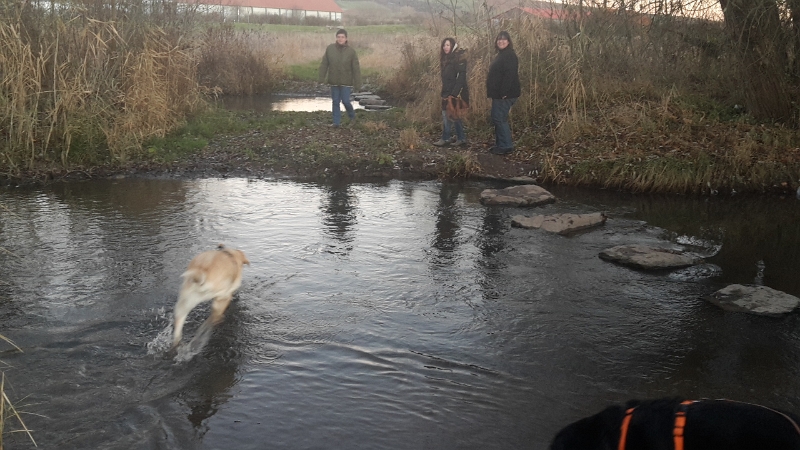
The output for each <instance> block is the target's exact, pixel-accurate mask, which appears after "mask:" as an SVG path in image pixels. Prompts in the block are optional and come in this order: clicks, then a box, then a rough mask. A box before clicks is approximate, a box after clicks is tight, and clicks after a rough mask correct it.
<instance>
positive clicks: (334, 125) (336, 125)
mask: <svg viewBox="0 0 800 450" xmlns="http://www.w3.org/2000/svg"><path fill="white" fill-rule="evenodd" d="M328 126H329V127H331V128H339V124H338V123H332V124H330V125H328Z"/></svg>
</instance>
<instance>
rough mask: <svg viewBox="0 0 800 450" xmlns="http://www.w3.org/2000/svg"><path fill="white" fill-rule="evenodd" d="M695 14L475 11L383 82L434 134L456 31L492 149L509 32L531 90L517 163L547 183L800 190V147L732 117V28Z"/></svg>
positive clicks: (474, 109)
mask: <svg viewBox="0 0 800 450" xmlns="http://www.w3.org/2000/svg"><path fill="white" fill-rule="evenodd" d="M565 3H574V4H578V3H579V2H577V1H575V2H571V1H568V2H565ZM595 3H598V4H601V3H602V2H595ZM656 3H658V2H655V3H653V5H656ZM696 3H697V4H698V5H700V6H702V8H701V7H700V6H698V8H697V9H696V10H694V11H689V10H687V9H686V8H684V9H683V10H682V11H680V12H681V15H677V14H671V13H670V12H669V11H664V10H663V9H662V10H660V11H652V12H653V14H651V15H644V14H639V13H622V12H620V11H617V10H609V9H602V8H594V9H591V10H590V9H589V8H586V9H585V10H584V11H583V12H584V14H581V13H580V11H581V10H580V8H578V7H577V6H574V5H572V6H570V5H568V8H571V9H568V11H570V12H571V13H570V14H569V15H567V16H566V17H565V19H564V20H562V21H551V20H546V19H541V18H537V17H532V16H528V15H524V14H520V15H516V16H513V15H511V16H507V17H505V18H504V19H498V16H497V15H496V12H494V11H490V10H489V9H487V8H482V7H481V6H480V5H478V6H476V7H475V8H473V10H472V11H473V12H472V14H471V15H462V16H459V18H458V20H459V23H458V24H457V25H458V27H456V26H455V25H454V24H453V23H452V22H451V23H446V24H444V25H442V24H441V23H439V24H436V26H433V25H432V26H431V29H432V30H440V31H439V33H438V34H437V36H435V37H429V38H428V39H426V40H417V41H409V42H408V43H406V44H405V46H404V47H403V49H402V54H401V58H400V67H399V69H398V70H397V71H396V72H395V73H393V74H392V75H391V76H389V77H388V78H387V79H386V81H385V85H386V86H387V89H389V90H390V92H391V94H392V95H393V96H396V97H400V98H404V99H406V100H408V101H409V102H411V105H410V106H409V107H408V108H406V112H407V115H408V118H409V119H410V120H411V121H412V122H413V123H415V124H417V126H418V127H421V128H426V127H427V128H428V129H431V130H432V129H433V128H437V127H439V126H440V121H441V119H440V114H441V113H440V107H439V98H438V97H439V89H440V87H441V81H440V78H439V72H440V71H439V66H438V52H439V48H438V46H439V43H440V42H441V40H442V39H443V38H444V37H445V36H448V35H453V34H455V31H458V33H459V34H458V35H457V36H456V38H457V40H458V42H459V46H461V47H462V48H463V47H466V48H467V49H468V53H467V55H468V61H469V73H468V83H469V87H470V91H471V108H470V114H469V116H468V118H467V122H468V124H471V125H472V126H471V127H470V129H471V130H472V131H471V132H470V133H471V134H472V135H475V134H478V135H479V136H481V135H482V136H486V137H487V140H488V136H487V135H488V133H490V132H491V125H490V124H489V123H488V111H489V109H490V101H489V99H487V98H486V96H485V87H484V86H485V81H486V74H487V72H488V67H489V65H490V63H491V61H492V59H493V58H494V55H495V51H494V38H495V36H496V33H497V32H498V31H499V30H501V29H505V30H508V31H509V32H510V34H511V36H512V39H513V43H514V48H515V51H516V53H517V56H518V58H519V75H520V80H521V83H522V95H521V98H520V100H519V101H518V102H517V103H516V104H515V106H514V108H513V109H512V113H511V117H510V119H511V122H512V129H513V133H514V138H515V140H516V141H517V146H518V147H519V148H520V150H521V152H518V153H517V154H518V155H524V157H525V158H526V159H529V160H534V161H537V163H536V164H537V165H538V166H539V172H540V174H541V178H542V180H543V181H554V182H563V183H583V184H596V185H602V186H607V187H617V188H624V189H629V190H642V191H659V190H661V191H672V192H676V191H679V192H709V191H717V190H723V189H728V190H742V189H744V190H760V189H763V188H765V187H767V186H770V185H773V184H775V183H781V182H783V181H788V183H789V184H790V185H791V184H795V185H796V184H797V183H800V162H798V161H797V160H796V159H793V157H787V156H788V155H789V154H794V153H796V152H793V148H795V147H796V146H797V145H798V143H800V136H798V134H797V133H796V132H794V131H792V130H790V129H785V128H780V127H778V128H775V127H772V126H771V125H767V128H769V129H770V130H771V133H770V136H767V137H766V138H765V137H764V136H763V133H761V132H759V129H761V128H763V126H762V125H760V124H755V123H754V122H752V120H751V119H749V118H748V117H747V116H746V115H742V114H741V112H737V111H738V110H737V109H736V107H735V106H736V105H741V104H744V96H743V93H742V90H741V88H740V86H741V82H740V79H739V78H738V76H739V75H737V74H738V73H739V71H738V70H737V68H736V65H737V63H738V62H737V59H736V57H735V53H734V52H733V51H732V50H731V48H730V47H729V44H728V40H729V38H728V36H727V35H726V34H725V30H724V24H723V23H722V22H720V21H716V20H709V18H710V17H704V16H702V14H704V13H708V12H709V11H710V10H708V9H703V8H707V7H708V4H709V2H705V3H703V2H696ZM582 4H583V5H590V4H592V2H586V1H584V2H582ZM658 4H662V6H663V2H662V3H658ZM553 5H554V8H557V6H556V4H555V3H554V4H553ZM558 8H560V5H559V6H558ZM586 12H590V14H586ZM692 14H694V15H692ZM481 133H483V134H481ZM726 136H727V138H726ZM782 154H783V155H782ZM781 155H782V156H781Z"/></svg>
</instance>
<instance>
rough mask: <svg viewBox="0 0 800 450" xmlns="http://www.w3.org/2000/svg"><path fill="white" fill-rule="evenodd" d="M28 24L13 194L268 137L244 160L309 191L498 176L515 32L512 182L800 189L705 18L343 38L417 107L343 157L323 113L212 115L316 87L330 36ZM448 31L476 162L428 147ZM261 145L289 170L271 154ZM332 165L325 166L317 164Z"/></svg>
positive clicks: (793, 168)
mask: <svg viewBox="0 0 800 450" xmlns="http://www.w3.org/2000/svg"><path fill="white" fill-rule="evenodd" d="M354 3H357V2H354ZM23 13H24V11H22V12H20V14H19V15H18V16H16V18H15V19H14V20H11V19H8V18H5V19H3V21H2V22H0V32H2V33H5V36H7V37H8V38H9V39H8V41H9V42H11V43H12V44H13V45H11V44H10V45H6V46H5V47H3V48H2V49H0V58H2V61H1V62H2V63H3V67H4V68H6V69H5V70H6V72H5V73H6V76H5V77H4V79H3V80H2V83H3V84H2V85H0V90H1V92H2V99H3V103H1V104H0V132H2V134H3V136H4V137H6V139H5V141H4V143H3V147H2V148H1V149H0V173H2V174H4V175H5V176H6V177H7V178H8V177H33V178H37V177H39V178H44V177H47V178H51V177H53V176H58V175H57V174H59V173H62V174H63V173H74V172H88V173H111V172H114V171H125V170H129V169H130V168H131V167H140V168H154V170H160V169H163V168H169V167H177V166H181V165H183V166H184V167H188V166H189V165H194V166H198V160H199V159H201V158H203V157H213V156H214V155H215V151H216V150H215V149H219V148H225V154H226V155H228V156H231V155H234V154H236V152H237V150H236V148H235V146H229V145H227V144H225V142H224V141H225V140H226V139H234V140H235V139H244V140H246V141H247V142H250V140H249V139H250V138H249V137H248V136H251V135H253V133H255V132H257V131H258V132H264V131H263V130H269V132H270V133H271V136H272V138H271V141H270V142H268V143H267V142H261V143H260V144H258V146H257V145H256V144H252V146H251V147H247V146H245V147H243V148H242V149H240V150H239V156H237V158H239V159H237V161H244V162H247V161H251V162H253V164H255V166H257V167H258V168H259V170H271V171H275V172H279V171H281V170H284V169H286V170H285V172H289V173H292V174H297V175H303V176H314V175H320V174H322V175H324V173H325V172H321V170H322V169H324V168H327V170H328V172H331V171H333V172H337V173H341V174H345V173H347V170H349V169H350V168H352V167H359V170H363V171H369V172H371V173H382V174H383V175H384V176H394V174H396V173H397V169H395V167H400V168H401V172H402V171H406V173H408V171H411V170H419V171H420V173H419V175H420V176H459V177H469V176H477V175H485V174H487V173H488V172H491V171H492V170H497V167H494V166H495V165H494V163H493V162H492V161H491V160H487V159H486V158H485V156H486V155H485V153H486V152H485V150H486V148H487V147H488V146H489V145H490V144H491V142H492V139H493V135H492V127H491V125H490V123H489V121H488V111H489V108H490V101H489V100H488V99H487V98H485V95H484V92H485V91H484V87H483V86H484V83H485V77H486V73H487V71H488V67H489V64H490V63H491V60H492V58H493V57H494V49H493V44H494V36H495V35H496V33H497V32H498V31H499V30H500V29H506V30H508V31H509V32H510V33H511V35H512V37H513V39H514V46H515V49H516V52H517V54H518V56H519V60H520V78H521V80H522V87H523V89H522V90H523V92H522V96H521V98H520V100H519V101H518V102H517V104H516V105H515V106H514V108H513V110H512V114H511V121H512V128H513V135H514V139H515V146H516V152H514V153H513V154H512V155H510V156H508V157H505V158H504V160H506V161H508V162H509V164H516V165H515V166H514V167H517V168H518V169H519V170H523V169H521V168H524V169H525V170H526V172H525V173H518V174H516V175H531V176H533V177H534V178H536V179H537V180H538V181H540V182H542V183H562V184H575V185H588V186H597V187H602V188H611V189H623V190H629V191H637V192H674V193H693V194H709V193H725V192H733V191H736V192H764V191H780V192H789V191H794V190H795V189H797V187H798V185H800V163H798V161H800V155H798V148H800V135H798V132H797V127H796V126H795V124H794V122H796V120H794V122H792V121H784V122H781V123H765V122H764V121H757V120H755V119H754V118H753V117H752V116H750V115H749V114H748V112H747V111H746V110H745V109H743V108H741V107H740V105H742V104H744V94H743V93H742V89H741V86H742V84H743V82H742V80H741V79H740V78H739V76H740V75H739V73H740V72H739V71H737V70H736V64H737V62H736V59H735V58H734V56H733V53H732V52H731V49H730V48H729V46H728V45H727V44H726V37H725V34H724V29H723V27H722V24H721V23H719V22H714V21H709V20H704V19H702V18H693V19H691V20H687V19H680V20H678V19H677V18H675V17H669V16H664V17H660V18H659V21H658V22H656V21H652V22H649V23H646V24H645V23H643V22H642V21H641V20H639V18H637V17H625V16H621V15H618V14H613V15H604V14H592V15H591V16H588V17H584V18H583V19H582V20H580V21H569V20H565V21H562V22H559V23H556V22H551V21H544V20H541V19H536V18H530V17H516V18H510V19H508V20H505V21H501V22H497V21H495V20H489V19H490V18H491V17H493V16H492V15H491V14H492V13H491V11H480V10H479V9H478V10H476V11H473V12H471V13H470V15H464V16H460V17H461V18H460V19H458V20H459V21H460V22H458V23H455V24H454V23H452V22H450V23H448V22H447V21H446V20H444V19H443V16H438V17H432V18H429V19H428V20H426V22H425V23H424V24H422V25H415V26H399V25H368V26H358V25H353V26H350V25H348V26H347V28H348V31H349V34H350V43H351V44H352V45H353V46H354V47H355V48H356V50H357V51H358V53H359V58H360V61H361V66H362V69H363V72H364V74H365V78H366V79H367V80H366V81H367V82H368V83H369V84H370V85H371V87H372V88H376V89H378V90H379V91H380V92H381V93H382V94H384V95H385V96H390V97H392V98H394V99H395V100H396V101H398V102H401V103H402V104H403V105H404V106H405V107H404V108H403V109H397V110H395V111H394V112H392V113H387V114H383V115H380V114H374V115H373V114H370V115H369V116H365V117H368V118H369V120H367V121H366V122H359V124H358V125H356V126H355V127H354V128H352V129H349V131H348V132H350V133H351V134H353V133H354V134H353V135H352V136H349V135H348V136H346V137H347V138H346V139H344V140H343V141H342V142H340V143H335V142H332V143H331V144H330V147H324V146H323V147H324V148H323V147H320V148H317V149H313V148H310V147H309V148H308V149H305V147H304V146H305V145H306V144H302V145H301V144H296V143H294V144H293V142H295V141H297V139H300V138H301V137H302V138H303V139H310V140H311V141H316V142H321V141H325V142H327V141H329V140H330V139H331V138H329V137H328V132H330V131H331V130H329V129H326V128H324V127H325V125H326V116H325V113H319V114H317V113H308V114H306V115H303V113H296V114H294V113H293V114H288V113H284V115H285V116H286V117H291V120H284V119H281V118H280V117H279V115H280V114H279V113H268V114H265V115H264V117H260V118H254V117H253V116H252V115H247V117H246V118H245V117H243V116H242V115H237V114H231V113H227V112H224V111H218V110H215V109H214V108H212V107H210V106H209V105H210V103H213V99H214V97H215V96H217V95H220V94H250V93H264V92H271V91H273V90H275V89H280V85H281V82H282V80H286V79H294V80H304V81H310V80H314V79H315V78H316V71H317V67H318V65H319V60H320V58H321V55H322V54H323V52H324V50H325V47H326V46H327V45H329V44H330V43H332V42H333V33H334V30H333V28H329V27H327V26H315V27H300V26H297V25H237V26H236V27H228V26H220V25H219V24H207V23H202V22H192V21H189V22H185V23H184V22H180V21H175V20H172V21H166V22H152V21H150V20H149V19H148V21H144V22H130V23H129V22H127V21H124V20H123V21H120V20H112V19H113V18H108V20H106V21H82V20H77V19H75V18H74V17H73V18H70V17H62V16H59V15H55V16H47V15H44V16H37V17H34V16H29V15H26V14H23ZM34 19H35V20H34ZM334 28H335V27H334ZM447 35H457V38H458V41H459V43H460V45H461V47H464V48H467V50H468V52H467V55H468V58H469V73H468V77H469V78H468V81H469V85H470V88H471V91H472V104H471V109H470V113H469V116H468V117H467V119H466V124H467V129H468V138H469V140H470V141H471V143H472V145H471V146H470V147H468V148H466V149H437V148H434V147H432V146H431V145H430V142H432V141H435V140H436V139H437V138H438V137H437V135H438V133H439V131H440V129H441V128H440V127H441V123H440V121H441V118H440V117H441V116H440V110H439V99H438V92H439V87H440V86H439V83H440V79H439V67H438V61H437V58H438V46H439V43H440V42H441V39H442V38H443V37H444V36H447ZM86 36H94V40H88V41H87V40H86V39H84V37H86ZM11 38H14V39H11ZM15 42H17V43H18V44H14V43H15ZM45 42H49V43H51V44H49V45H45V44H44V43H45ZM87 42H88V43H87ZM262 120H266V121H267V122H271V121H274V122H276V123H279V124H280V125H268V124H265V123H261V121H262ZM341 137H343V138H344V137H345V136H341ZM297 145H301V149H303V151H302V152H297V151H295V150H297V149H296V148H295V147H296V146H297ZM308 145H311V144H310V143H309V144H308ZM265 146H266V147H265ZM281 146H283V147H281ZM263 148H269V149H272V150H270V151H271V152H273V153H274V158H277V159H269V158H264V157H263V156H264V154H263V153H264V151H263V150H260V149H263ZM281 148H283V152H282V153H281ZM306 150H307V152H311V153H312V154H313V157H312V156H309V154H308V153H307V152H306ZM315 152H316V153H315ZM354 155H355V156H354ZM420 155H423V156H420ZM295 157H296V159H297V160H296V161H294V162H293V161H292V158H295ZM271 158H272V157H271ZM420 158H422V159H424V158H430V159H431V161H433V162H430V163H429V164H428V165H427V166H425V167H427V168H426V169H424V170H423V169H416V168H417V167H423V166H424V165H423V166H419V165H417V164H416V162H417V161H418V160H419V159H420ZM223 159H225V158H223ZM321 160H324V161H325V166H326V167H324V168H323V167H322V166H320V165H318V164H316V163H314V164H310V163H309V161H312V162H313V161H321ZM337 160H338V161H341V163H340V164H339V167H336V161H337ZM270 161H272V162H270ZM376 161H380V162H381V163H380V164H378V166H375V165H374V164H373V163H374V162H376ZM390 162H391V164H390ZM307 164H310V166H309V168H308V169H304V168H303V167H304V165H307ZM498 167H500V166H499V165H498ZM432 170H434V171H435V173H431V171H432ZM362 173H363V172H362ZM43 174H45V175H43ZM47 174H49V175H47Z"/></svg>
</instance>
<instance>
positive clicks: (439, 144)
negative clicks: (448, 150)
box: [433, 139, 450, 147]
mask: <svg viewBox="0 0 800 450" xmlns="http://www.w3.org/2000/svg"><path fill="white" fill-rule="evenodd" d="M433 145H435V146H437V147H446V146H448V145H450V141H445V140H444V139H439V140H438V141H436V142H434V143H433Z"/></svg>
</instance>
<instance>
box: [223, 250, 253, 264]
mask: <svg viewBox="0 0 800 450" xmlns="http://www.w3.org/2000/svg"><path fill="white" fill-rule="evenodd" d="M226 251H228V252H229V253H230V255H231V256H233V259H235V260H236V262H237V263H239V265H240V266H242V265H245V264H247V265H248V266H249V265H250V260H249V259H247V256H244V252H243V251H241V250H236V249H226Z"/></svg>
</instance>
